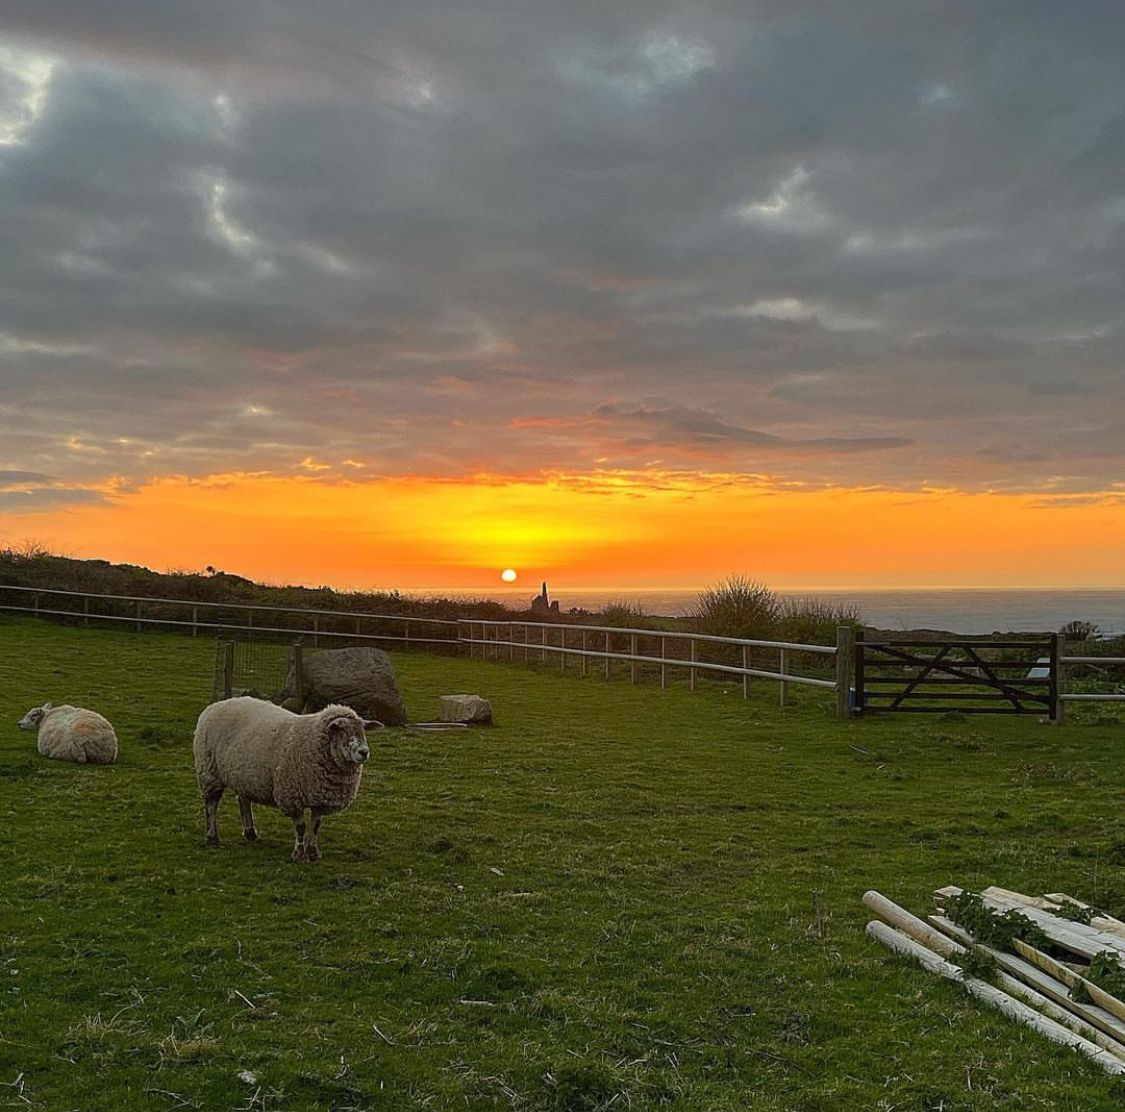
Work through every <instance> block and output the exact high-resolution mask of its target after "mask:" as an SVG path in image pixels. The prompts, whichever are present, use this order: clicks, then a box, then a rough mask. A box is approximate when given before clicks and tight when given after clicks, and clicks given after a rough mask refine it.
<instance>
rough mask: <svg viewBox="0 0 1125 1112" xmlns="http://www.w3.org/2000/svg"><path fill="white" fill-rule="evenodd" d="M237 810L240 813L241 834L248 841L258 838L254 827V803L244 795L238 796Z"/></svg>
mask: <svg viewBox="0 0 1125 1112" xmlns="http://www.w3.org/2000/svg"><path fill="white" fill-rule="evenodd" d="M238 810H239V812H240V813H241V815H242V836H243V837H244V838H245V839H246V840H247V841H248V842H256V841H257V840H258V831H257V830H256V829H255V828H254V804H253V803H251V802H250V800H249V799H247V798H246V796H244V795H240V796H239V797H238Z"/></svg>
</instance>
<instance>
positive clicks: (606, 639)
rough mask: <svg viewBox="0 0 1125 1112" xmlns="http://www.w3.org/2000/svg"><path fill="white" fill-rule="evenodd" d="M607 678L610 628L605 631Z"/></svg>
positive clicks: (607, 673)
mask: <svg viewBox="0 0 1125 1112" xmlns="http://www.w3.org/2000/svg"><path fill="white" fill-rule="evenodd" d="M605 654H606V655H605V678H606V679H607V680H608V679H609V630H608V629H607V630H606V631H605Z"/></svg>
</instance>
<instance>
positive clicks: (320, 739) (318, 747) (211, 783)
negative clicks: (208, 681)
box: [193, 696, 378, 861]
mask: <svg viewBox="0 0 1125 1112" xmlns="http://www.w3.org/2000/svg"><path fill="white" fill-rule="evenodd" d="M366 725H378V723H365V722H364V720H363V719H362V718H360V716H359V715H358V714H356V712H355V711H354V710H352V709H351V708H350V707H344V706H338V705H333V706H329V707H325V708H324V710H322V711H318V712H317V713H316V714H293V713H292V712H291V711H288V710H284V709H283V708H281V707H277V706H274V705H273V704H272V703H267V702H264V701H262V700H261V699H254V698H250V697H245V696H244V697H241V698H237V699H224V700H223V701H222V702H219V703H212V704H211V706H209V707H207V708H206V710H204V711H203V713H202V714H201V715H200V716H199V721H198V723H197V724H196V727H195V741H194V743H193V748H194V750H195V772H196V775H197V776H198V778H199V790H200V793H201V794H202V796H203V804H204V808H205V810H206V815H207V819H206V829H205V833H206V836H207V840H208V841H209V842H218V840H219V833H218V829H217V827H216V822H215V818H216V811H217V809H218V806H219V801H220V800H221V799H222V798H223V792H224V791H226V789H227V788H229V789H230V790H231V791H233V792H234V793H235V795H237V796H238V809H239V811H240V812H241V813H242V833H243V835H244V836H245V837H246V838H247V839H248V840H250V841H254V840H255V839H256V838H257V837H258V832H257V831H256V830H255V829H254V810H253V805H254V804H255V803H261V804H264V805H266V806H269V807H276V808H278V810H280V811H281V813H282V814H283V815H286V816H288V817H289V818H290V819H292V820H293V832H294V837H295V840H294V844H293V860H294V861H316V860H317V859H318V858H319V857H320V848H319V846H318V845H317V835H318V834H319V832H320V823H321V820H322V819H323V818H324V816H325V815H331V814H335V813H336V812H337V811H342V810H344V808H345V807H347V806H348V805H349V804H350V803H351V802H352V800H353V799H355V797H356V793H357V792H358V791H359V781H360V777H361V776H362V774H363V764H364V762H365V761H366V760H367V758H368V757H369V756H370V755H371V750H370V749H369V748H368V745H367V737H366V735H365V734H364V726H366ZM306 810H308V811H309V812H310V814H311V819H312V821H311V823H310V824H309V826H308V827H307V828H306V826H305V811H306ZM306 829H307V833H306Z"/></svg>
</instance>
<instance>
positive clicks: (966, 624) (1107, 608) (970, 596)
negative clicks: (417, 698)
mask: <svg viewBox="0 0 1125 1112" xmlns="http://www.w3.org/2000/svg"><path fill="white" fill-rule="evenodd" d="M412 593H418V594H422V592H412ZM534 593H535V592H534V590H531V591H528V590H526V589H522V590H521V588H520V587H506V588H502V589H500V590H496V591H467V590H464V589H446V590H440V589H434V590H433V591H427V592H425V594H427V595H430V596H432V597H441V598H458V597H459V598H470V599H491V600H494V601H496V602H501V603H504V604H505V605H507V606H510V607H512V608H513V609H521V610H522V609H526V607H527V606H528V604H529V603H530V600H531V596H532V595H533V594H534ZM778 593H779V594H782V595H785V594H787V592H778ZM809 596H814V597H816V598H819V599H824V600H825V601H826V602H831V603H835V604H840V605H843V606H849V607H855V608H856V609H857V610H858V611H859V616H860V618H861V619H862V621H863V622H864V623H865V624H866V625H869V626H875V627H876V628H879V629H890V630H909V629H939V630H948V631H950V632H953V633H964V634H982V633H995V632H1004V633H1015V632H1035V633H1043V632H1048V631H1051V630H1057V629H1060V628H1061V627H1062V626H1064V625H1066V624H1067V623H1068V622H1072V621H1084V622H1093V623H1094V624H1095V625H1096V626H1097V627H1098V629H1099V630H1100V631H1101V632H1102V633H1103V634H1105V635H1110V634H1125V589H1121V590H1087V589H1081V590H1048V589H1039V588H1024V589H992V588H987V587H973V588H942V589H930V590H920V589H919V590H906V589H897V588H896V589H886V590H853V591H846V590H825V591H799V592H792V594H791V595H790V597H793V598H806V597H809ZM550 597H551V598H552V599H558V602H559V608H560V609H561V610H562V611H563V612H564V613H565V612H566V611H568V610H570V609H571V608H572V607H577V608H580V609H583V610H590V611H598V610H602V609H604V608H605V607H606V606H610V605H613V604H615V603H628V604H629V605H630V606H633V607H636V608H639V609H640V610H641V611H643V612H644V613H645V614H652V615H671V616H675V617H679V616H683V615H685V614H690V613H691V611H692V609H693V607H694V606H695V603H696V601H697V599H698V597H699V589H694V590H683V589H667V590H657V589H637V588H605V589H601V588H593V587H590V588H580V587H573V588H568V587H559V588H554V587H551V588H550Z"/></svg>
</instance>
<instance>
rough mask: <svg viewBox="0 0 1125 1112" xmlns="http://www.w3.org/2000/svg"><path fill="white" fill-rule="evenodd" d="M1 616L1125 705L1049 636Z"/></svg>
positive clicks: (121, 612)
mask: <svg viewBox="0 0 1125 1112" xmlns="http://www.w3.org/2000/svg"><path fill="white" fill-rule="evenodd" d="M0 611H10V612H16V613H27V614H32V615H34V616H35V617H37V618H49V619H56V620H68V621H72V622H78V623H81V624H82V625H84V626H89V625H90V624H91V622H105V623H118V624H119V623H127V624H128V625H129V626H131V627H132V628H133V629H134V630H136V631H141V630H143V629H146V628H158V627H159V628H164V629H171V630H177V631H179V632H183V633H188V632H190V633H191V635H192V636H193V637H196V636H198V635H199V633H200V632H201V631H204V632H206V633H211V634H213V635H215V636H216V637H219V638H222V637H223V636H224V635H225V636H228V637H229V636H230V635H232V634H233V635H238V634H246V635H248V636H249V637H252V638H258V639H269V638H287V637H297V638H300V639H301V640H305V639H308V643H309V644H310V645H311V647H313V648H316V647H319V646H320V645H321V644H322V643H326V644H328V645H331V644H332V643H334V642H335V643H343V642H346V643H349V644H363V643H372V644H389V645H399V646H401V647H404V648H419V649H425V650H429V651H435V650H436V651H443V650H444V651H447V652H455V653H465V652H467V654H468V656H469V658H470V659H473V660H481V661H485V660H493V661H500V660H506V661H508V662H513V663H514V662H515V661H516V660H517V659H522V660H523V661H524V662H528V663H530V662H533V661H538V662H540V663H545V662H547V661H549V660H551V661H553V660H557V661H558V665H559V671H560V672H562V673H565V672H566V670H567V666H568V664H569V663H572V662H573V663H575V664H576V667H577V670H578V672H579V673H580V674H581V675H587V674H588V671H589V666H590V663H591V661H593V662H594V663H600V664H601V666H602V670H603V671H604V675H605V677H606V678H607V679H608V678H611V677H612V675H613V674H614V672H613V665H614V664H619V665H624V666H626V667H625V668H623V669H622V668H619V669H618V671H619V672H621V673H622V674H627V675H628V678H629V681H630V682H631V683H634V684H635V683H639V682H641V680H642V679H643V678H644V677H645V676H646V675H648V676H651V677H653V678H655V679H657V680H658V682H659V684H660V687H661V688H666V687H667V686H668V684H669V682H670V680H671V679H672V678H674V677H676V676H686V678H687V683H688V687H689V689H690V690H692V691H694V690H696V688H697V684H698V681H699V680H700V679H702V678H705V677H710V678H712V679H720V680H723V679H725V680H737V681H738V682H739V684H740V687H741V693H742V696H743V698H744V699H748V698H749V697H750V694H751V684H752V681H754V680H766V681H770V682H771V683H773V684H776V687H777V693H778V701H779V703H780V704H781V705H782V706H785V705H786V703H787V702H788V699H789V690H790V687H791V686H792V685H797V686H807V687H813V688H820V689H823V690H831V691H833V692H834V701H835V710H836V716H837V718H839V719H847V718H850V717H852V716H853V715H862V716H868V715H872V714H883V713H935V712H942V711H945V712H948V711H950V710H957V711H960V712H963V713H968V714H986V713H999V714H1024V715H1037V716H1040V717H1043V718H1046V719H1047V720H1049V721H1051V722H1055V723H1057V722H1061V721H1062V718H1063V711H1064V708H1065V705H1066V704H1067V703H1072V702H1073V703H1079V702H1125V685H1120V684H1119V685H1117V689H1116V690H1114V691H1110V692H1101V691H1086V692H1077V691H1075V692H1070V691H1068V690H1067V671H1068V669H1070V668H1076V667H1082V666H1089V667H1099V666H1100V667H1102V668H1103V669H1104V668H1105V667H1107V666H1113V667H1116V666H1119V665H1123V664H1125V657H1113V656H1065V655H1063V652H1062V648H1063V644H1062V641H1061V639H1060V637H1059V635H1058V634H1051V635H1049V636H1047V637H1041V638H1038V639H1032V638H1024V639H1004V638H979V637H973V638H950V639H940V638H935V639H919V638H913V639H912V638H905V637H902V638H885V637H881V636H879V637H875V636H873V637H871V638H870V639H869V638H868V637H867V636H866V635H865V631H864V630H862V629H856V628H854V627H853V626H850V625H841V626H839V627H837V630H836V643H835V644H834V645H812V644H801V643H798V642H786V641H769V640H762V639H754V638H738V637H719V636H714V635H710V634H702V633H690V632H679V631H673V630H662V629H655V630H654V629H641V628H629V627H624V628H622V627H617V626H596V625H584V624H566V623H562V622H528V621H519V620H512V621H496V620H487V619H476V618H473V619H468V618H465V619H443V618H424V617H420V616H418V615H416V614H415V615H411V616H409V617H408V616H406V615H403V614H371V613H365V612H356V611H348V610H323V609H311V608H303V607H278V606H264V605H261V604H249V603H237V602H200V601H198V600H184V599H167V598H153V597H149V596H135V595H102V594H95V593H89V592H81V591H66V590H59V589H48V588H40V587H21V586H10V585H2V584H0ZM239 619H244V620H239ZM345 626H346V627H347V628H346V629H345V628H344V627H345ZM299 659H300V656H299V648H298V660H299ZM222 668H223V676H222V689H223V690H225V691H227V692H229V691H230V690H232V686H233V681H234V651H233V644H231V645H230V647H229V648H227V650H226V652H225V653H224V657H223V664H222Z"/></svg>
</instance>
